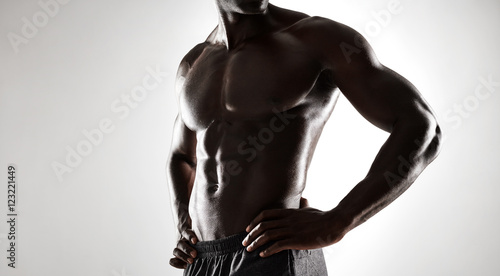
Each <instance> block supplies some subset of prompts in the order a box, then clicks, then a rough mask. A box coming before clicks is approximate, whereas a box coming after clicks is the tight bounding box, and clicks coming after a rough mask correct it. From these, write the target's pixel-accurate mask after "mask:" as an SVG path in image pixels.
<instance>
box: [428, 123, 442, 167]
mask: <svg viewBox="0 0 500 276" xmlns="http://www.w3.org/2000/svg"><path fill="white" fill-rule="evenodd" d="M429 131H431V133H430V135H431V136H430V137H431V140H430V144H429V146H428V151H429V155H430V156H429V158H430V161H432V160H434V159H435V158H436V157H437V156H438V155H439V152H440V151H441V147H442V144H443V133H442V131H441V127H440V126H439V124H438V123H437V122H436V124H435V127H433V128H432V129H430V130H429Z"/></svg>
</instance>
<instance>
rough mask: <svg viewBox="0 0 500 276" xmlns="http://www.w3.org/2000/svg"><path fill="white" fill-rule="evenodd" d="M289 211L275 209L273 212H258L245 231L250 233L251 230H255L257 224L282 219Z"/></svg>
mask: <svg viewBox="0 0 500 276" xmlns="http://www.w3.org/2000/svg"><path fill="white" fill-rule="evenodd" d="M288 212H289V210H287V209H275V210H266V211H262V212H260V214H258V215H257V216H256V217H255V218H254V219H253V221H252V222H251V223H250V224H249V225H248V226H247V228H246V231H247V232H250V231H251V230H252V229H253V228H255V227H256V226H257V225H258V224H259V223H261V222H262V221H265V220H269V219H277V218H282V217H284V216H285V215H286V214H287V213H288Z"/></svg>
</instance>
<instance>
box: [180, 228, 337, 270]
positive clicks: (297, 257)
mask: <svg viewBox="0 0 500 276" xmlns="http://www.w3.org/2000/svg"><path fill="white" fill-rule="evenodd" d="M246 235H247V233H245V232H243V233H239V234H236V235H233V236H229V237H226V238H223V239H219V240H214V241H203V242H198V243H197V244H196V245H192V246H193V247H194V248H195V249H196V251H197V252H198V255H197V257H196V258H195V259H194V263H192V264H188V266H187V268H186V270H185V271H184V276H327V275H328V272H327V270H326V264H325V258H324V256H323V250H322V249H314V250H284V251H281V252H279V253H276V254H274V255H272V256H269V257H266V258H262V257H260V256H259V253H260V251H262V250H263V249H264V248H266V247H268V246H269V245H270V244H266V245H264V246H262V247H260V248H257V249H256V250H254V251H252V252H248V251H246V249H245V247H244V246H243V245H242V244H241V242H242V241H243V239H244V238H245V237H246Z"/></svg>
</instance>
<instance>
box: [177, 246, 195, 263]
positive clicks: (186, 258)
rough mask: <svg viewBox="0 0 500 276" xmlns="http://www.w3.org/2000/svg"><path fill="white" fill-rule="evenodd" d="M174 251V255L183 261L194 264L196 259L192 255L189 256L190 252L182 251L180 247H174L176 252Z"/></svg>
mask: <svg viewBox="0 0 500 276" xmlns="http://www.w3.org/2000/svg"><path fill="white" fill-rule="evenodd" d="M173 253H174V256H175V257H176V258H177V259H179V260H181V261H183V262H184V263H186V264H187V263H190V264H192V263H193V262H194V259H193V258H192V257H191V256H189V255H188V254H186V253H184V252H182V251H181V250H180V249H179V248H174V252H173Z"/></svg>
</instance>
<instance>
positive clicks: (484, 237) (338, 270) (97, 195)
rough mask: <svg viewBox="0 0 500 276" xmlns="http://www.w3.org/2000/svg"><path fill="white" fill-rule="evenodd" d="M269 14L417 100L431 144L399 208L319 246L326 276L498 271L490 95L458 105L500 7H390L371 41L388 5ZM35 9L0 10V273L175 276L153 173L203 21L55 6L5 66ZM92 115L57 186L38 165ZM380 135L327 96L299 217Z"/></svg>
mask: <svg viewBox="0 0 500 276" xmlns="http://www.w3.org/2000/svg"><path fill="white" fill-rule="evenodd" d="M47 1H48V0H42V2H43V3H45V2H47ZM61 2H62V1H61ZM271 2H272V3H273V4H275V5H278V6H282V7H286V8H289V9H295V10H300V11H303V12H306V13H308V14H310V15H320V16H324V17H328V18H331V19H334V20H337V21H340V22H342V23H345V24H347V25H350V26H352V27H354V28H355V29H357V30H358V31H360V32H361V33H362V34H363V35H365V37H367V38H368V40H369V41H370V42H371V44H372V46H373V48H374V49H375V52H376V53H377V55H378V57H379V58H380V60H381V61H382V62H383V63H385V64H386V65H387V66H389V67H391V68H392V69H394V70H396V71H398V72H399V73H401V74H402V75H404V76H405V77H406V78H408V79H409V80H410V81H411V82H412V83H413V84H415V85H416V86H417V87H418V88H419V90H420V91H421V92H422V94H423V95H424V97H425V98H426V99H427V100H428V101H429V102H430V104H431V105H432V107H433V108H434V110H435V112H436V114H437V115H438V117H439V121H440V123H441V125H442V128H443V130H444V133H445V137H446V141H445V144H444V148H443V150H442V152H441V155H440V156H439V158H438V159H437V160H436V161H435V162H434V163H433V164H432V165H431V166H430V167H428V169H427V170H426V171H425V172H424V173H423V174H422V175H421V177H420V178H419V179H418V180H417V181H416V182H415V184H414V186H412V187H411V188H410V189H409V190H408V191H407V192H406V193H405V194H404V195H403V196H402V197H401V198H399V199H398V200H397V201H396V202H394V203H393V204H392V205H391V206H389V207H388V208H386V209H385V210H383V211H382V212H381V213H379V214H378V215H376V216H375V217H373V218H372V219H370V220H369V221H368V222H366V223H365V224H364V225H362V226H360V227H359V228H357V229H355V230H353V231H352V232H351V233H349V234H348V235H347V236H346V237H345V238H344V239H343V240H342V241H341V242H340V243H338V244H336V245H334V246H331V247H329V248H325V256H326V259H327V263H328V268H329V272H330V274H331V275H342V276H345V275H354V276H357V275H384V276H387V275H409V276H412V275H415V276H417V275H419V276H420V275H453V276H462V275H464V276H465V275H483V276H489V275H491V276H496V275H499V274H500V262H499V261H498V260H499V259H500V236H499V234H498V233H500V223H499V221H498V220H499V217H500V201H499V200H498V198H499V192H500V188H499V185H498V184H499V180H500V170H499V168H498V164H499V161H500V160H499V159H500V157H499V156H500V146H499V143H498V141H499V134H500V133H499V120H500V116H499V115H500V111H499V109H498V106H499V103H500V87H498V86H497V87H490V89H491V92H490V91H488V90H487V89H484V88H483V89H482V90H480V92H481V93H483V94H481V95H483V96H484V95H486V94H485V93H487V95H489V96H488V97H487V98H486V96H484V97H482V99H477V97H476V96H474V95H475V91H476V89H477V88H478V87H480V86H481V85H482V84H481V81H480V79H481V78H486V79H488V78H491V79H492V80H494V81H496V82H500V67H499V62H500V52H499V51H498V49H500V34H499V26H500V1H497V0H476V1H472V0H468V1H452V0H446V1H445V0H442V1H431V0H420V1H410V0H401V1H399V2H400V3H401V6H402V11H401V12H400V13H398V14H392V16H391V21H390V22H386V23H388V24H383V25H384V26H382V25H381V24H380V23H376V24H379V27H380V29H379V30H378V31H377V29H375V27H373V24H374V23H373V22H377V21H376V16H375V15H374V12H375V13H378V12H380V11H381V10H384V9H387V5H388V3H389V2H390V0H370V1H367V0H364V1H360V0H358V1H353V0H351V1H349V0H336V1H331V0H309V1H298V0H295V1H291V0H288V1H285V0H280V1H271ZM40 11H43V9H42V8H41V6H40V5H39V4H38V1H36V0H29V1H28V0H25V1H14V0H1V1H0V164H1V168H0V179H1V183H2V184H1V185H0V221H1V223H0V274H1V275H7V276H14V275H23V276H45V275H47V276H48V275H50V276H59V275H61V276H66V275H72V276H101V275H103V276H104V275H111V276H125V275H128V276H157V275H158V276H159V275H181V272H180V271H179V270H176V269H173V268H171V267H169V265H168V260H169V258H171V256H172V250H173V248H174V246H175V242H176V241H175V236H176V235H175V227H174V225H173V221H172V215H171V211H170V206H169V194H168V189H167V183H166V179H165V171H164V167H165V162H166V157H167V154H168V150H169V147H170V140H171V130H172V126H173V120H174V118H175V114H176V111H177V106H176V99H175V96H174V90H173V87H174V83H173V82H174V76H175V72H176V69H177V65H178V63H179V62H180V60H181V58H182V57H183V55H184V54H185V53H186V52H187V51H188V50H189V49H191V47H192V46H194V45H195V44H196V43H199V42H201V41H203V40H204V39H205V38H206V36H207V35H208V33H209V32H210V31H211V30H212V29H213V28H214V27H215V25H216V23H217V17H216V16H217V14H216V12H215V8H214V5H213V3H212V0H190V1H167V0H143V1H130V0H127V1H123V0H122V1H118V0H107V1H96V0H92V1H81V0H72V1H69V2H68V3H67V4H65V5H62V4H61V5H60V6H59V11H58V12H57V13H55V14H54V15H53V17H50V16H49V17H47V22H43V16H42V17H40V18H38V20H42V22H41V23H44V24H40V25H41V27H39V28H38V30H37V32H36V33H35V34H33V33H32V35H33V37H31V38H29V39H27V43H21V44H20V45H18V46H17V50H18V51H17V53H16V50H15V48H16V47H13V45H12V43H11V42H10V39H9V33H15V34H17V35H20V36H22V28H23V25H24V24H25V23H24V22H23V17H26V18H27V20H29V21H31V22H33V15H36V14H37V13H38V15H39V14H40V13H39V12H40ZM370 26H371V28H372V29H370ZM367 30H368V31H367ZM25 42H26V41H25ZM147 68H153V69H155V68H159V70H160V71H162V72H165V73H164V74H163V75H161V76H158V75H157V76H156V77H157V80H158V85H157V86H156V87H155V88H152V89H150V90H148V91H147V93H146V94H144V97H143V98H142V99H141V101H135V103H134V104H135V105H134V108H131V107H129V108H128V109H129V112H128V113H127V114H125V113H124V112H125V111H123V110H124V107H125V104H124V103H122V102H121V99H122V97H123V96H125V97H126V96H127V95H130V94H131V93H132V91H133V90H134V89H140V88H137V86H140V85H141V84H142V80H143V79H144V78H145V77H147V76H150V77H151V74H150V73H149V71H148V70H149V69H147ZM153 77H154V76H153ZM150 80H151V79H150ZM155 80H156V79H155ZM153 82H154V81H151V83H153ZM463 104H465V105H466V109H464V110H465V111H464V112H462V113H457V112H455V111H454V108H455V106H456V105H463ZM112 106H115V108H116V107H120V108H121V109H120V110H121V111H120V112H116V110H115V109H113V108H112ZM106 118H107V119H108V120H109V121H110V122H111V124H112V127H113V131H112V132H111V133H106V134H104V135H103V139H102V141H100V142H99V143H96V145H95V146H93V147H92V149H91V151H89V154H88V156H84V157H83V158H82V161H81V164H79V165H78V166H76V167H75V168H72V171H71V172H68V173H65V174H63V175H62V180H59V179H58V177H57V175H56V173H55V172H54V169H53V164H54V162H59V163H61V164H65V162H66V161H65V159H66V157H67V154H68V147H69V148H72V149H75V148H76V147H77V146H78V144H82V143H83V144H84V143H85V141H86V140H87V138H86V136H85V135H84V134H83V133H82V131H84V130H92V129H96V128H98V127H99V122H100V121H101V120H103V119H106ZM386 137H387V134H386V133H384V132H382V131H381V130H378V129H376V128H375V127H373V126H371V125H370V124H369V123H368V122H366V121H365V120H364V119H363V118H362V117H361V116H360V115H358V114H357V113H356V111H354V109H353V108H352V107H351V106H350V104H349V103H348V102H347V101H346V99H345V98H343V97H341V99H340V100H339V103H338V106H337V109H336V110H335V111H334V113H333V115H332V117H331V119H330V121H329V123H328V124H327V126H326V128H325V130H324V132H323V135H322V137H321V140H320V142H319V145H318V147H317V149H316V154H315V157H314V159H313V164H312V167H311V169H310V171H309V175H308V187H307V188H306V191H305V193H304V195H305V196H306V197H307V198H309V200H310V202H311V205H312V206H313V207H316V208H320V209H323V210H327V209H329V208H332V207H334V206H335V205H336V204H337V203H338V201H339V200H341V199H342V197H343V196H344V195H345V194H346V193H347V192H348V191H349V190H350V189H351V188H352V187H353V186H354V185H355V184H356V183H357V182H358V181H359V180H361V179H362V177H363V176H364V174H365V173H366V171H367V169H368V167H369V165H370V164H371V161H372V160H373V158H374V156H375V154H376V152H377V151H378V149H379V147H380V145H381V144H382V143H383V142H384V140H385V139H386ZM83 144H82V145H83ZM9 163H14V164H16V165H17V167H18V192H17V196H18V201H17V204H18V225H17V227H18V228H17V239H18V240H17V244H18V248H17V253H18V255H17V262H16V265H17V268H16V269H11V268H9V267H7V259H6V250H7V245H8V242H9V241H8V240H7V232H8V228H7V223H5V221H6V220H7V215H6V214H7V201H6V197H7V196H6V194H7V187H6V186H7V180H6V179H7V164H9Z"/></svg>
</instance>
